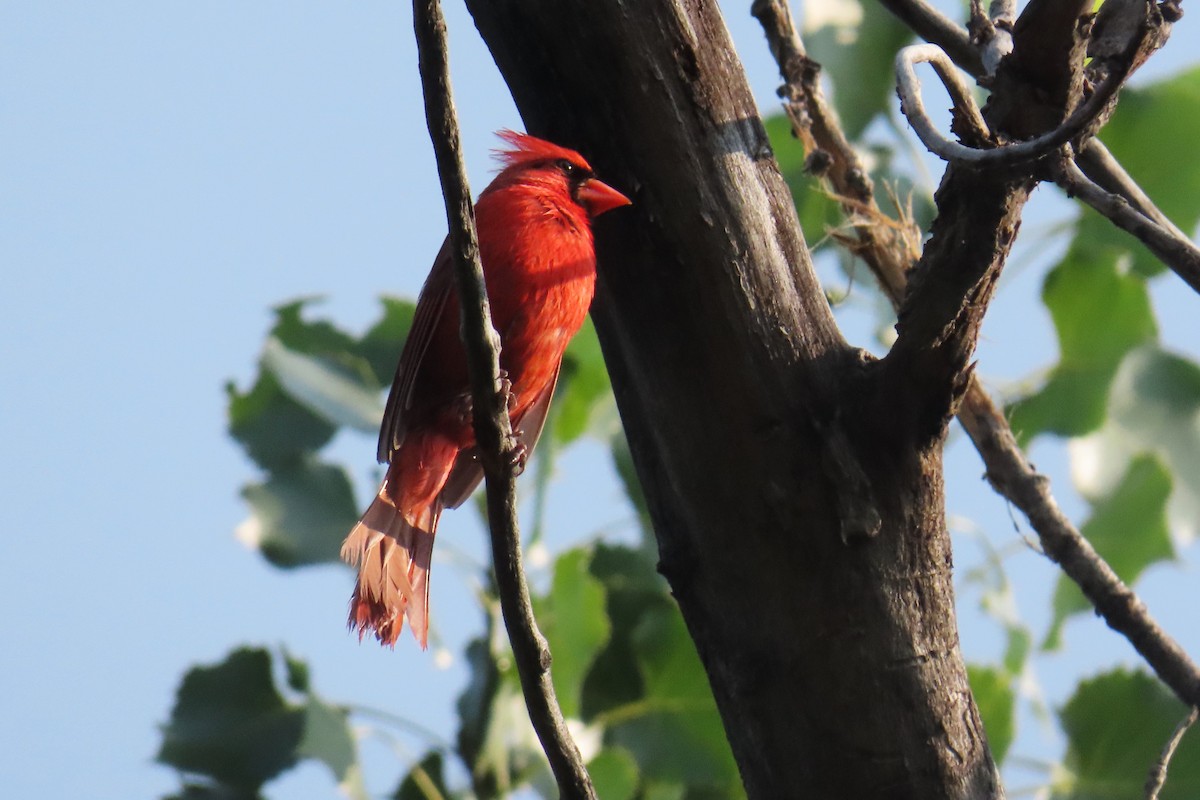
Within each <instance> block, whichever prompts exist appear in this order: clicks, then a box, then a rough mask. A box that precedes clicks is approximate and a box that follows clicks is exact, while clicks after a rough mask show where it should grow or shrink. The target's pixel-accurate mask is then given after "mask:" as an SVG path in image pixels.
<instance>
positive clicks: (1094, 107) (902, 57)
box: [896, 44, 1129, 166]
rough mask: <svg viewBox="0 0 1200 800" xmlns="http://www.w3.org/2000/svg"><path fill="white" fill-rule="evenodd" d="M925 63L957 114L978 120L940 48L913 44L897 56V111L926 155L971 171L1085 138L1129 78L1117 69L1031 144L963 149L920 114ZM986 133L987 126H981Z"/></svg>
mask: <svg viewBox="0 0 1200 800" xmlns="http://www.w3.org/2000/svg"><path fill="white" fill-rule="evenodd" d="M921 63H928V64H930V65H931V66H933V68H934V69H935V70H937V73H938V76H939V77H941V79H942V83H943V84H944V85H945V87H946V89H947V91H949V92H950V96H951V97H952V98H953V100H954V107H955V109H956V110H958V111H960V112H962V113H965V114H967V115H968V116H969V117H970V118H971V121H972V122H974V120H975V119H978V120H979V122H980V124H982V122H983V119H982V116H981V115H980V113H979V107H978V106H976V105H975V100H974V98H972V97H971V95H970V90H969V88H968V87H967V85H966V83H965V82H964V81H963V80H962V78H961V76H959V75H958V73H957V71H956V70H954V68H953V65H952V64H951V63H950V59H949V57H948V56H947V55H946V53H945V52H943V51H942V49H941V48H940V47H938V46H937V45H932V44H918V45H912V46H911V47H905V48H903V49H901V50H900V52H899V53H897V54H896V90H897V91H898V92H899V94H900V112H901V113H902V114H904V116H905V118H906V119H907V120H908V121H909V123H910V124H911V125H912V126H913V131H915V132H916V134H917V137H918V138H920V140H921V143H922V144H924V145H925V146H926V147H927V148H929V152H931V153H933V154H934V155H936V156H937V157H938V158H940V159H942V160H943V161H961V162H965V163H968V164H971V165H973V166H992V165H1012V164H1019V163H1021V162H1025V161H1035V160H1037V159H1039V158H1043V157H1045V156H1047V155H1049V154H1050V153H1051V152H1053V151H1054V150H1055V149H1057V148H1059V147H1061V146H1062V145H1064V144H1066V143H1067V142H1069V141H1071V140H1072V139H1074V138H1075V137H1076V136H1079V135H1080V134H1082V133H1084V132H1085V131H1086V130H1087V129H1088V127H1089V126H1090V125H1091V124H1092V123H1093V122H1094V121H1095V120H1096V118H1097V117H1098V116H1099V115H1100V114H1102V113H1103V112H1104V109H1105V106H1107V105H1108V102H1109V101H1110V100H1111V99H1112V98H1113V96H1114V95H1115V94H1116V93H1117V90H1118V89H1120V88H1121V84H1123V83H1124V82H1125V79H1126V78H1127V77H1128V76H1129V70H1128V69H1125V70H1116V71H1114V72H1112V73H1111V74H1110V75H1109V76H1108V77H1106V78H1105V79H1104V82H1103V83H1101V84H1100V86H1099V87H1097V89H1096V90H1095V91H1094V92H1093V93H1092V95H1091V97H1089V98H1088V99H1087V100H1086V101H1085V102H1084V103H1083V105H1081V106H1079V108H1077V109H1075V111H1074V112H1073V113H1072V114H1071V116H1069V117H1067V119H1066V120H1065V121H1064V122H1063V123H1062V124H1061V125H1059V126H1058V127H1057V128H1055V129H1054V130H1052V131H1050V132H1049V133H1045V134H1042V135H1041V136H1038V137H1037V138H1035V139H1027V140H1025V141H1023V142H1016V143H1014V144H1009V145H1004V146H1002V147H994V148H990V149H986V150H985V149H980V148H977V147H967V146H966V145H963V144H959V143H958V142H954V141H951V140H949V139H947V138H946V137H944V136H942V135H941V134H940V133H938V131H937V128H936V127H935V126H934V124H933V122H932V121H931V120H930V119H929V116H928V115H927V114H926V113H925V105H924V103H923V102H922V101H921V82H920V81H919V80H918V79H917V74H916V71H915V70H914V68H913V67H914V65H916V64H921ZM984 130H986V126H985V127H984Z"/></svg>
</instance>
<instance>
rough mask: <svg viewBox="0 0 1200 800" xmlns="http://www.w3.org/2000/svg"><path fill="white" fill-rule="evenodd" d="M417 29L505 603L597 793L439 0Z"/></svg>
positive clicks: (544, 717)
mask: <svg viewBox="0 0 1200 800" xmlns="http://www.w3.org/2000/svg"><path fill="white" fill-rule="evenodd" d="M413 26H414V28H415V30H416V38H417V51H418V55H419V59H420V68H421V87H422V90H423V92H424V95H425V115H426V118H427V119H428V123H429V135H430V138H431V139H432V140H433V149H434V153H435V155H436V157H437V166H438V177H439V178H440V179H441V184H442V193H443V195H444V196H445V200H446V218H447V222H448V224H449V227H450V243H451V252H452V253H453V254H454V268H455V277H456V278H457V285H458V290H459V297H460V300H461V305H462V335H463V344H464V345H465V347H466V351H467V368H468V373H469V375H470V378H471V396H472V399H473V401H474V408H475V415H474V416H475V438H476V440H477V441H478V443H479V449H480V452H481V456H482V458H483V462H484V472H485V475H486V478H487V506H488V527H489V528H490V530H491V539H492V558H493V560H494V562H495V571H496V587H497V591H498V593H499V595H500V608H501V611H502V612H503V614H504V624H505V627H506V628H507V629H508V638H509V642H510V643H511V644H512V650H513V658H514V661H515V662H516V665H517V672H518V674H519V675H520V677H521V690H522V692H524V694H525V705H526V707H527V708H528V710H529V719H530V721H531V722H532V723H533V728H534V730H535V731H536V732H537V736H538V740H539V741H540V742H541V744H542V749H543V750H544V751H545V752H546V758H547V759H549V761H550V768H551V770H552V771H553V772H554V777H555V780H556V781H557V782H558V788H559V792H560V793H561V795H562V797H564V798H569V799H570V800H575V799H576V798H579V800H595V797H596V791H595V789H594V788H593V786H592V780H591V777H590V776H589V775H588V772H587V769H586V767H584V764H583V758H582V756H581V755H580V753H579V748H578V747H576V746H575V742H574V740H573V739H572V738H571V734H570V733H569V732H568V731H567V726H566V723H565V722H564V721H563V716H562V710H561V709H560V708H559V706H558V700H557V698H556V697H555V695H554V684H553V683H552V682H551V680H550V649H549V647H548V646H547V645H546V640H545V638H543V636H542V634H541V632H540V631H539V630H538V628H537V622H536V621H535V620H534V617H533V607H532V605H531V604H530V602H529V587H528V584H527V583H526V581H525V572H524V568H523V567H522V565H521V542H520V535H519V533H518V529H517V509H516V474H515V471H514V469H513V463H514V459H513V453H514V447H515V440H514V438H513V435H512V425H511V422H510V421H509V418H508V408H507V398H506V397H504V396H503V394H502V393H501V392H500V391H499V389H500V360H499V356H500V346H499V344H500V339H499V336H497V334H496V331H495V329H494V328H493V327H492V321H491V315H490V312H489V310H488V301H487V293H486V290H485V288H484V280H483V267H482V265H481V264H480V261H479V243H478V240H477V238H476V233H475V219H474V210H473V207H472V204H471V194H470V189H469V188H468V187H467V176H466V170H465V168H464V167H463V161H462V153H461V151H460V148H459V136H458V121H457V118H456V116H455V112H454V100H453V97H452V95H451V91H450V68H449V64H448V62H447V55H446V21H445V19H444V18H443V17H442V10H441V7H440V5H439V4H438V0H414V2H413Z"/></svg>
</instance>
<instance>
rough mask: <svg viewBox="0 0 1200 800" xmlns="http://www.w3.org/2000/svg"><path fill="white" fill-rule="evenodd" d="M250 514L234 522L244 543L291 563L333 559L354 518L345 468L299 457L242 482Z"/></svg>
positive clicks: (282, 563)
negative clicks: (295, 461)
mask: <svg viewBox="0 0 1200 800" xmlns="http://www.w3.org/2000/svg"><path fill="white" fill-rule="evenodd" d="M242 497H243V498H244V499H245V500H246V502H247V503H248V504H249V505H250V512H251V513H250V518H249V519H247V520H246V521H245V522H243V523H242V524H241V525H240V526H238V530H237V534H238V538H240V539H241V540H242V541H243V542H244V543H245V544H247V545H248V546H251V547H256V548H257V549H259V550H260V551H261V552H262V554H263V556H264V557H265V558H266V559H267V560H268V561H270V562H271V563H272V564H275V565H276V566H280V567H296V566H301V565H304V564H317V563H321V562H325V561H338V560H339V558H338V550H339V549H340V547H341V542H342V539H344V538H345V536H346V533H347V532H348V531H349V530H350V528H351V527H352V526H353V525H354V522H355V521H356V520H357V519H358V510H357V507H356V505H355V501H354V493H353V490H352V489H351V487H350V480H349V478H348V477H347V476H346V471H345V470H344V469H342V468H341V467H335V466H332V465H330V464H321V463H315V462H312V461H303V462H300V463H298V464H296V465H294V466H292V467H287V468H283V469H279V470H277V471H275V472H272V473H271V474H270V476H268V478H267V480H266V481H265V482H263V483H252V484H248V485H247V486H245V487H243V489H242Z"/></svg>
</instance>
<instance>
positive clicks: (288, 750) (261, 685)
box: [157, 648, 305, 793]
mask: <svg viewBox="0 0 1200 800" xmlns="http://www.w3.org/2000/svg"><path fill="white" fill-rule="evenodd" d="M304 721H305V712H304V710H303V709H301V708H297V707H295V706H292V705H289V704H288V703H287V702H286V701H285V700H284V699H283V697H282V696H281V695H280V694H279V692H278V690H276V688H275V682H274V680H273V678H272V676H271V656H270V654H269V653H268V652H267V651H266V650H259V649H249V648H243V649H240V650H235V651H234V652H232V653H230V654H229V656H228V657H227V658H226V659H225V661H223V662H222V663H220V664H216V665H214V666H209V667H193V668H192V669H191V670H189V671H188V673H187V674H186V675H185V676H184V678H183V683H182V685H181V686H180V687H179V692H178V693H177V695H176V699H175V707H174V709H172V711H171V719H170V721H169V722H168V723H167V725H166V727H165V729H164V730H163V742H162V747H161V748H160V749H159V752H158V757H157V758H158V760H159V761H160V762H162V763H164V764H169V765H170V766H172V767H175V768H176V769H179V770H182V771H184V772H190V773H195V774H198V775H206V776H209V777H211V778H213V779H215V780H217V781H219V782H220V783H222V784H225V785H227V786H229V787H233V788H236V789H241V790H245V791H246V792H248V793H254V792H257V791H258V789H259V787H261V786H262V785H263V784H264V783H266V782H267V781H269V780H270V779H271V778H273V777H275V776H276V775H278V774H279V773H281V772H283V771H284V770H286V769H288V768H290V767H291V766H292V765H293V764H295V763H296V757H297V748H298V746H299V744H300V742H301V739H302V738H303V735H304Z"/></svg>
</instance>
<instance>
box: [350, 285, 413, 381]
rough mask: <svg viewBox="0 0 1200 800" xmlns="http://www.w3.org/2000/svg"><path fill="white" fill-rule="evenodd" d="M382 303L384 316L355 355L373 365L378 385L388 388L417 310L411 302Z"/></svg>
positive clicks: (390, 299) (386, 299)
mask: <svg viewBox="0 0 1200 800" xmlns="http://www.w3.org/2000/svg"><path fill="white" fill-rule="evenodd" d="M379 302H380V304H381V305H382V306H383V316H382V317H380V319H379V321H378V322H376V323H375V324H374V325H372V326H371V329H370V330H368V331H367V332H366V333H364V334H363V337H362V339H360V340H359V341H358V346H357V347H356V352H357V353H358V355H360V356H361V357H362V358H364V359H365V360H366V362H367V363H368V364H370V366H371V371H372V372H373V373H374V374H375V381H376V383H378V384H379V385H380V386H389V385H391V383H392V378H393V377H394V376H395V374H396V365H397V364H398V363H399V362H400V351H401V350H403V349H404V340H405V339H407V338H408V331H409V329H410V328H411V327H412V321H413V316H414V315H415V314H416V311H417V307H416V305H415V304H414V303H413V302H412V301H411V300H402V299H400V298H397V297H381V298H379Z"/></svg>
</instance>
